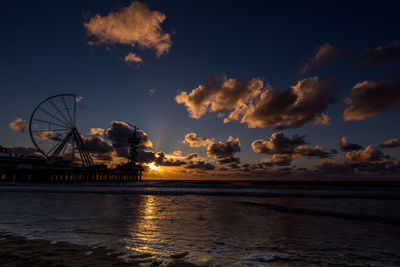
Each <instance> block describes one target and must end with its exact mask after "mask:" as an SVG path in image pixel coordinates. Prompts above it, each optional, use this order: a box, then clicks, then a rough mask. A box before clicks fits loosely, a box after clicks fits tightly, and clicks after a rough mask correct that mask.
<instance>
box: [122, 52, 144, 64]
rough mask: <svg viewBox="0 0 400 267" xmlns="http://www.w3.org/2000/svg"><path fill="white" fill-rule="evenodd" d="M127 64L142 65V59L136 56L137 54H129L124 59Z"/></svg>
mask: <svg viewBox="0 0 400 267" xmlns="http://www.w3.org/2000/svg"><path fill="white" fill-rule="evenodd" d="M124 61H125V62H128V63H129V62H135V63H142V61H143V60H142V58H141V57H139V56H138V55H136V54H135V53H132V52H129V53H128V54H127V55H126V56H125V57H124Z"/></svg>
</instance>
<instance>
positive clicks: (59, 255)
mask: <svg viewBox="0 0 400 267" xmlns="http://www.w3.org/2000/svg"><path fill="white" fill-rule="evenodd" d="M120 256H121V254H120V253H118V252H115V251H112V250H109V249H107V248H104V247H85V246H79V245H75V244H71V243H68V242H63V241H61V242H57V243H52V242H50V241H48V240H43V239H35V240H30V239H26V238H24V237H20V236H12V235H7V234H0V266H2V267H8V266H57V267H61V266H104V267H106V266H159V265H160V264H161V262H156V261H155V260H154V259H153V258H152V257H151V255H150V254H143V255H138V256H130V257H128V258H127V261H128V262H127V261H125V260H124V259H122V258H121V257H120ZM182 257H184V255H172V256H171V258H172V259H173V262H171V263H170V264H168V265H167V266H168V267H196V266H198V265H195V264H192V263H187V262H184V261H183V260H182V259H181V258H182Z"/></svg>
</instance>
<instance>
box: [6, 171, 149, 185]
mask: <svg viewBox="0 0 400 267" xmlns="http://www.w3.org/2000/svg"><path fill="white" fill-rule="evenodd" d="M142 172H143V170H137V171H133V172H126V171H119V170H111V169H109V170H85V169H65V170H56V169H54V170H52V169H43V170H40V169H34V170H24V169H15V170H0V181H15V182H30V183H58V182H65V183H68V182H119V183H124V182H133V181H141V180H142Z"/></svg>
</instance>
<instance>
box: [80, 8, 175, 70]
mask: <svg viewBox="0 0 400 267" xmlns="http://www.w3.org/2000/svg"><path fill="white" fill-rule="evenodd" d="M165 19H166V16H165V15H164V14H163V13H161V12H160V11H151V10H150V9H149V7H148V6H147V4H145V3H141V2H138V1H134V2H132V3H131V4H130V5H129V6H127V7H123V8H121V9H120V10H118V11H117V12H110V13H108V14H107V15H106V16H101V15H99V14H97V15H95V16H94V17H92V18H91V19H90V20H89V21H88V22H86V23H84V26H85V27H86V30H87V32H88V34H89V35H92V36H94V37H96V40H95V41H94V42H91V43H94V44H106V45H109V44H111V45H112V44H123V45H129V46H131V47H136V46H137V47H139V48H142V49H144V48H146V49H153V50H155V51H156V54H157V56H158V57H159V56H161V55H162V54H165V53H167V52H168V51H169V49H170V48H171V44H172V42H171V36H170V34H169V33H166V32H164V30H163V29H162V28H161V23H163V22H164V21H165ZM128 58H130V59H133V57H132V56H129V54H128ZM137 60H138V58H135V62H138V61H137Z"/></svg>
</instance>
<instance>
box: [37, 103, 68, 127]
mask: <svg viewBox="0 0 400 267" xmlns="http://www.w3.org/2000/svg"><path fill="white" fill-rule="evenodd" d="M39 109H40V110H41V111H43V112H44V113H46V114H47V115H49V116H50V117H52V118H54V119H56V120H57V121H58V122H61V123H65V124H68V122H66V121H63V120H61V119H60V118H58V117H57V116H56V115H53V114H51V113H50V112H48V111H47V110H45V109H44V108H42V107H40V108H39Z"/></svg>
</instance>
